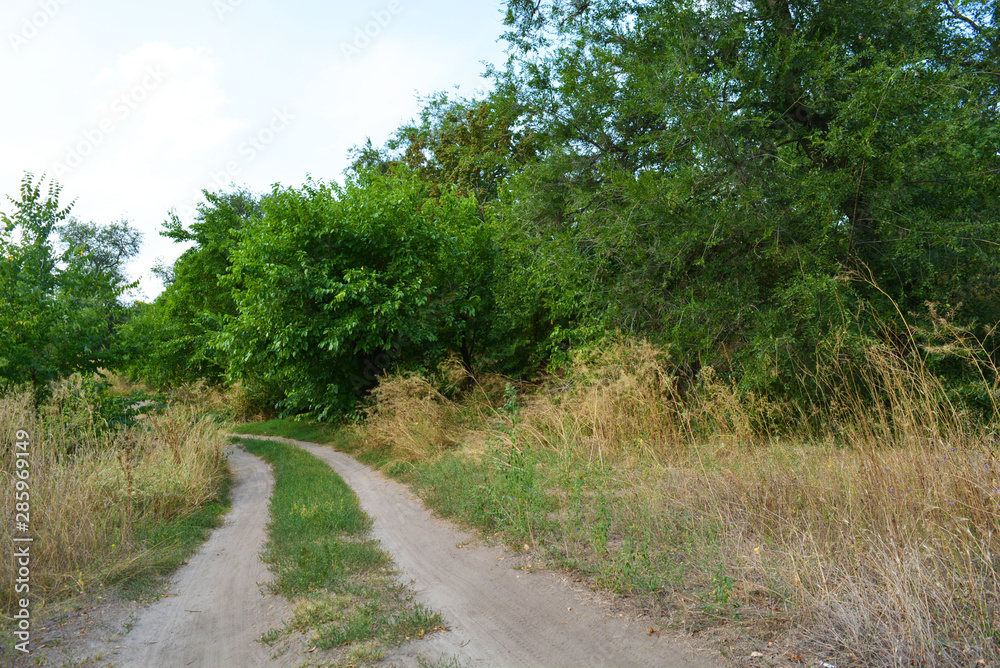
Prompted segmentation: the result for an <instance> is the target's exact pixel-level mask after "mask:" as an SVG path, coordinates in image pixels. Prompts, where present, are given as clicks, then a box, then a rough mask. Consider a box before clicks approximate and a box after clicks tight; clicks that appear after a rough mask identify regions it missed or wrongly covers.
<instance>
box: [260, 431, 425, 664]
mask: <svg viewBox="0 0 1000 668" xmlns="http://www.w3.org/2000/svg"><path fill="white" fill-rule="evenodd" d="M242 443H243V447H244V448H246V450H247V451H248V452H251V453H253V454H255V455H258V456H260V457H263V458H264V459H265V460H267V462H268V463H270V464H271V466H272V467H273V468H274V477H275V487H274V492H273V495H272V497H271V509H270V513H271V520H270V523H269V524H268V533H269V541H268V543H267V546H266V548H265V550H264V555H263V558H264V561H265V562H266V563H268V564H269V565H270V567H271V569H272V570H273V571H274V573H275V575H276V580H275V582H274V584H273V588H274V590H275V591H277V592H278V593H280V594H282V595H284V596H285V597H287V598H289V599H291V600H292V601H293V602H294V608H295V612H294V614H293V616H292V619H291V620H290V621H289V622H288V623H287V625H286V627H285V628H284V629H281V630H278V631H276V632H271V633H269V634H267V636H265V638H264V640H265V642H273V641H275V640H277V639H278V638H279V637H281V636H282V635H285V634H290V633H294V632H302V633H307V634H310V635H311V640H310V643H311V644H314V645H315V646H317V647H320V648H322V649H332V648H339V649H338V656H339V660H340V661H341V662H342V663H344V664H351V665H353V664H371V663H375V662H377V661H378V660H379V659H380V658H381V656H382V654H383V651H384V648H387V647H391V646H395V645H398V644H400V643H401V642H404V641H405V640H407V639H410V638H415V637H423V636H424V635H425V634H427V633H430V632H432V631H433V630H434V629H435V628H437V627H440V626H441V625H442V623H443V620H442V618H441V617H440V615H438V614H437V613H435V612H433V611H430V610H428V609H427V608H424V607H423V606H421V605H419V604H415V603H414V602H413V600H412V596H411V594H410V592H409V591H408V590H407V589H406V587H404V586H402V585H400V584H399V583H398V582H397V581H396V580H395V578H394V577H393V576H394V570H393V566H392V562H391V560H390V559H389V557H388V555H386V554H385V553H384V552H382V551H381V549H379V546H378V542H377V541H374V540H371V539H370V538H368V533H369V529H370V527H371V521H370V520H369V518H368V517H367V516H366V515H365V514H364V512H363V511H362V510H361V507H360V506H359V505H358V501H357V497H355V495H354V492H353V491H351V489H350V487H348V486H347V484H346V483H344V481H343V480H342V479H341V478H340V476H338V475H337V474H336V473H335V472H334V471H333V470H332V469H331V468H330V467H329V466H327V465H326V464H325V463H324V462H322V461H320V460H319V459H317V458H315V457H313V456H312V455H310V454H308V453H307V452H305V451H303V450H301V449H299V448H297V447H295V446H293V445H290V444H286V443H281V442H278V441H260V440H250V439H244V440H243V441H242Z"/></svg>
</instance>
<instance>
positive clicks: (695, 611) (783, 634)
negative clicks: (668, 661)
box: [337, 342, 1000, 666]
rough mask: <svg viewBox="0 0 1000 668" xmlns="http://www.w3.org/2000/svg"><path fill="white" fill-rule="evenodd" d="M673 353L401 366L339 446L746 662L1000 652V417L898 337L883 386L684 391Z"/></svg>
mask: <svg viewBox="0 0 1000 668" xmlns="http://www.w3.org/2000/svg"><path fill="white" fill-rule="evenodd" d="M664 357H665V354H664V353H663V352H662V351H658V350H656V349H654V348H652V347H651V346H648V345H645V344H642V343H640V342H625V343H622V344H620V345H618V346H612V347H609V348H607V349H605V350H600V351H591V352H589V353H586V352H585V353H583V354H582V355H581V357H580V358H578V359H577V361H576V362H575V363H574V365H573V367H572V368H570V369H569V370H568V371H567V372H566V374H565V375H562V376H560V377H559V378H554V379H550V380H547V381H542V382H541V383H540V384H537V385H534V386H527V385H521V386H518V385H517V384H516V383H513V382H510V381H507V380H505V379H502V378H493V377H481V378H479V379H478V380H479V383H478V385H476V386H475V388H474V389H473V391H471V392H468V393H466V394H464V395H460V396H446V395H445V394H444V393H443V392H445V391H447V389H442V388H447V387H448V386H449V383H441V382H440V381H439V380H436V379H426V378H422V377H419V376H413V375H399V376H389V377H385V378H383V379H382V380H381V382H380V385H379V387H378V388H376V390H375V393H374V399H373V403H372V404H371V407H370V408H369V409H368V412H367V416H366V419H365V421H364V423H363V424H360V425H348V426H346V427H344V429H343V433H342V434H340V435H339V436H338V437H337V438H338V439H339V440H338V441H337V447H338V448H340V449H343V450H345V451H348V452H351V453H352V454H354V455H355V456H358V457H359V459H363V460H367V461H369V462H375V463H376V464H378V465H379V466H380V467H381V468H382V469H383V470H384V471H386V472H387V473H389V474H390V475H393V476H394V477H397V478H399V479H401V480H403V481H404V482H408V483H410V484H411V485H412V486H413V488H414V490H415V491H417V492H418V493H419V494H420V495H421V497H422V498H423V499H424V500H425V501H426V502H427V503H428V504H429V505H431V506H432V507H433V508H435V509H436V510H437V511H438V512H439V513H441V514H443V515H445V516H449V517H454V518H456V519H458V520H460V521H463V522H467V523H470V524H473V525H474V526H476V527H477V528H479V529H480V530H481V531H483V532H484V533H486V534H489V535H494V536H497V537H498V538H500V539H502V540H504V541H505V542H506V543H507V544H509V545H512V546H516V547H517V548H518V549H523V547H524V546H527V547H528V548H529V549H531V550H532V551H534V552H535V553H536V554H538V555H545V556H547V557H548V560H549V562H550V563H551V564H553V565H557V566H560V567H564V568H568V569H570V570H573V571H574V572H576V573H577V574H579V575H580V576H581V577H585V578H588V579H590V580H591V581H593V582H594V583H595V585H597V586H600V587H604V588H606V589H609V590H611V591H614V592H617V593H618V594H620V595H622V596H625V597H628V598H629V599H630V600H631V601H632V602H634V603H635V604H636V605H638V606H640V607H641V608H642V609H643V611H644V612H645V613H646V614H647V615H649V616H652V617H653V618H655V619H657V620H658V621H657V624H658V625H659V626H661V627H665V628H676V629H681V630H685V631H688V632H697V633H699V634H703V635H706V636H708V637H711V638H714V639H715V641H716V642H717V643H719V644H720V645H722V646H723V647H724V648H725V647H726V646H729V647H733V648H734V649H733V652H732V654H731V655H732V656H733V658H736V659H739V660H742V661H744V662H747V663H748V665H750V664H753V665H760V664H759V662H757V661H756V659H754V660H753V661H751V660H750V659H748V658H747V657H749V656H751V654H760V655H762V656H760V657H758V658H760V659H761V660H762V661H764V665H767V664H768V663H770V664H771V665H795V664H798V663H799V662H801V661H805V662H806V663H807V665H808V664H809V663H811V664H812V665H817V664H818V663H819V662H826V663H829V664H831V665H837V666H841V665H886V666H951V665H982V666H988V665H1000V632H998V629H1000V461H998V460H1000V451H998V450H997V447H998V440H997V433H998V431H997V430H998V427H1000V423H998V420H997V418H998V416H997V415H993V416H992V417H991V418H989V419H987V420H985V421H984V420H982V419H975V418H973V417H972V416H970V415H967V414H965V413H963V412H962V410H960V409H959V408H957V407H956V406H955V405H954V404H952V403H951V401H950V398H949V396H948V394H947V392H945V391H944V388H942V387H941V385H940V384H939V383H938V382H937V381H936V380H935V379H934V378H933V377H932V376H931V375H929V374H928V373H926V370H925V369H923V368H922V367H920V366H919V364H917V363H913V362H911V361H908V360H904V359H900V358H899V357H897V356H894V355H893V354H892V352H891V351H888V350H881V349H873V350H872V351H871V359H870V364H869V366H868V367H867V368H866V369H864V370H863V372H864V373H865V374H866V378H865V379H863V380H864V382H865V383H866V385H865V388H863V389H864V392H868V393H870V394H869V395H868V396H871V395H873V394H874V395H876V396H880V397H882V400H881V401H880V402H879V403H877V404H874V405H873V404H872V403H871V401H870V400H868V399H867V398H866V397H865V396H860V395H852V394H850V393H847V392H843V391H842V390H838V389H837V386H836V384H835V383H830V384H829V385H828V386H827V387H828V388H829V389H828V391H829V393H830V394H829V396H828V397H827V399H828V400H829V401H828V404H827V405H825V406H819V405H817V406H788V405H780V404H778V403H776V402H774V401H771V400H768V399H767V398H762V397H754V396H747V395H745V394H741V393H740V392H739V391H738V389H737V388H734V387H731V386H729V385H726V384H725V383H723V382H719V381H717V380H714V379H713V378H712V376H711V375H710V374H705V377H704V378H702V380H701V382H700V384H699V385H698V386H697V387H694V388H689V389H688V390H687V391H686V392H685V393H684V394H681V393H680V392H679V390H678V389H677V385H676V384H675V379H673V378H672V377H671V376H670V375H669V372H668V371H667V370H666V369H667V367H666V366H665V365H664V362H663V359H664ZM819 380H822V379H819ZM454 385H455V383H454V382H452V383H450V386H452V387H453V386H454ZM835 392H839V393H837V394H835ZM775 423H781V424H784V425H787V426H786V427H785V428H784V429H782V430H777V429H772V428H771V427H769V425H771V424H775Z"/></svg>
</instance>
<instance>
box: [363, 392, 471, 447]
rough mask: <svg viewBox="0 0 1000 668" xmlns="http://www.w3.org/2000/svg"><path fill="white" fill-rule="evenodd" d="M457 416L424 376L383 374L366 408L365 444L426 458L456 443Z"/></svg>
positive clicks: (453, 407)
mask: <svg viewBox="0 0 1000 668" xmlns="http://www.w3.org/2000/svg"><path fill="white" fill-rule="evenodd" d="M456 417H457V408H456V406H455V404H454V403H452V402H451V401H450V400H449V399H448V398H447V397H445V396H444V395H443V394H442V393H441V392H439V391H438V390H437V389H435V388H434V386H433V385H431V384H430V383H429V382H427V381H426V380H425V379H423V378H421V377H419V376H415V375H411V374H402V375H394V376H386V377H385V378H383V379H382V380H381V382H379V384H378V387H376V388H375V390H374V392H373V402H372V405H371V406H370V407H369V408H368V409H366V411H365V422H366V428H365V430H364V441H365V446H366V447H368V448H370V449H373V450H380V451H383V452H391V453H392V456H393V458H394V459H398V460H403V461H419V460H421V459H426V458H428V457H431V456H432V455H434V454H436V453H438V452H440V451H441V450H444V449H447V448H451V447H454V446H455V445H457V444H458V442H459V440H458V439H459V437H460V435H461V432H460V431H459V430H458V429H457V428H456V425H455V422H456Z"/></svg>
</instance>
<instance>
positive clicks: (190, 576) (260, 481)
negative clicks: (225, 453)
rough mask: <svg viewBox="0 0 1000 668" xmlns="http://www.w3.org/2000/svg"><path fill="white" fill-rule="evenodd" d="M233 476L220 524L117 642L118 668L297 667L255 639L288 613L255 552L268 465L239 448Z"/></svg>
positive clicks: (261, 532) (261, 538)
mask: <svg viewBox="0 0 1000 668" xmlns="http://www.w3.org/2000/svg"><path fill="white" fill-rule="evenodd" d="M229 463H230V466H231V467H232V469H233V475H234V477H235V479H236V485H235V487H234V489H233V497H232V501H233V503H232V509H231V510H230V511H229V513H228V514H227V515H226V520H225V523H224V524H223V526H221V527H219V528H218V529H216V530H215V531H213V532H212V535H211V537H210V538H209V539H208V541H206V542H205V544H204V545H202V547H201V549H200V550H199V551H198V553H197V554H196V555H195V556H194V557H192V558H191V561H190V562H188V564H187V565H186V566H183V567H182V568H181V569H180V570H179V571H178V572H177V574H176V576H175V578H174V580H173V583H172V584H171V587H170V595H169V596H167V597H166V598H162V599H160V600H159V601H157V602H156V603H154V604H153V605H151V606H150V607H148V608H146V609H145V610H144V611H143V612H142V614H141V615H140V616H139V619H138V621H137V622H136V624H135V625H134V626H133V628H132V630H131V632H130V633H129V634H128V635H127V636H125V637H124V638H122V639H121V640H120V641H119V642H120V646H121V648H120V649H119V650H117V652H116V654H117V657H116V658H114V659H113V661H114V665H116V666H128V667H133V666H134V667H135V668H150V667H151V666H157V667H160V666H163V667H166V666H261V665H265V664H266V665H275V666H277V665H295V662H294V661H293V660H292V658H291V657H288V656H286V657H284V658H282V659H279V660H272V659H271V654H272V650H270V649H269V648H268V647H266V646H265V645H262V644H261V643H259V642H257V639H258V638H260V636H261V634H263V633H264V632H265V631H267V630H268V629H270V628H273V627H276V626H278V625H279V624H280V622H281V619H282V617H284V615H285V614H286V613H287V611H288V604H287V602H286V601H285V600H284V599H283V598H281V597H280V596H274V595H265V594H264V593H263V592H262V591H261V584H263V583H266V582H267V581H268V580H270V573H269V572H268V570H267V567H266V566H265V565H264V564H262V563H261V562H260V559H259V558H258V552H259V551H260V549H261V548H262V547H263V546H264V542H265V540H266V538H267V534H266V531H265V528H266V525H267V518H268V513H267V507H268V501H269V499H270V497H271V489H272V488H273V486H274V477H273V476H272V474H271V467H270V466H268V465H267V463H265V462H264V461H263V460H262V459H260V458H258V457H254V456H253V455H250V454H248V453H246V452H244V451H242V450H235V451H233V452H232V454H230V457H229Z"/></svg>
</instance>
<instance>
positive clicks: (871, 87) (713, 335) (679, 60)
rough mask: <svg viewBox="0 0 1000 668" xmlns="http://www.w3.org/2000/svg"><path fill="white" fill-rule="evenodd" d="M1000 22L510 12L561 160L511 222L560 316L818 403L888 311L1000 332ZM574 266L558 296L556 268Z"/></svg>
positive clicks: (767, 3)
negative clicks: (945, 308) (825, 360)
mask: <svg viewBox="0 0 1000 668" xmlns="http://www.w3.org/2000/svg"><path fill="white" fill-rule="evenodd" d="M995 15H996V3H995V2H993V3H983V2H962V3H957V2H956V3H949V2H945V3H942V2H936V1H930V0H903V1H899V0H892V1H889V0H851V1H848V2H837V3H830V2H818V1H816V0H753V1H749V0H745V1H744V0H710V1H708V2H703V1H700V0H698V1H694V0H692V1H687V2H685V1H680V2H676V1H669V2H668V1H666V0H663V1H653V2H621V1H619V0H603V1H601V0H594V1H591V2H586V3H578V2H560V1H558V0H555V1H553V2H550V3H545V2H520V1H519V0H518V1H514V2H510V3H508V25H510V27H511V31H510V33H509V39H510V40H511V41H512V43H513V44H514V45H515V47H516V48H515V49H514V50H513V51H512V58H511V62H510V63H509V64H508V67H507V69H506V71H505V72H503V74H502V79H503V81H504V83H505V85H507V86H509V87H511V88H514V89H516V90H518V91H519V95H520V98H521V100H522V101H523V103H524V105H525V107H526V109H527V110H528V113H526V114H525V116H524V118H523V123H524V125H525V127H527V128H528V129H530V130H531V131H532V132H534V133H535V134H536V135H537V136H538V137H539V138H540V139H539V141H540V143H541V145H542V146H543V151H542V154H541V157H540V159H539V160H538V161H537V162H535V163H534V164H532V165H530V166H529V167H527V168H525V169H524V170H522V171H521V172H519V173H518V174H517V175H516V176H515V177H514V178H513V179H512V181H511V184H510V196H509V198H508V199H507V202H508V206H507V209H506V212H505V216H506V218H507V220H508V221H509V222H510V224H512V225H519V226H521V227H522V228H523V230H524V234H523V238H524V239H525V243H526V244H528V245H529V247H531V248H533V249H534V252H533V253H531V255H532V256H533V257H534V258H536V262H535V263H534V265H533V268H532V269H531V270H530V274H531V282H532V283H533V284H534V285H535V286H537V289H539V290H545V291H547V292H548V293H549V295H548V297H547V303H548V304H550V305H551V308H552V309H553V312H554V315H555V316H556V317H564V318H566V319H568V320H572V321H575V322H580V323H600V324H601V325H602V326H604V327H613V328H618V329H623V330H626V331H632V332H637V333H642V334H644V335H651V336H654V337H657V338H659V339H660V340H661V341H663V342H665V343H668V344H672V346H673V348H674V352H675V354H676V355H677V357H678V359H679V361H680V362H681V363H682V365H684V366H687V367H689V368H692V369H696V368H697V366H698V364H700V363H702V361H706V360H707V361H710V362H712V363H715V364H719V365H721V366H728V365H731V364H735V365H736V367H737V368H739V369H740V370H741V372H742V373H743V374H744V377H745V378H747V379H748V381H749V382H751V383H755V384H757V385H758V386H760V385H764V386H766V387H768V388H769V389H771V390H775V391H780V390H782V389H783V388H785V389H789V388H795V387H797V386H799V382H800V378H801V376H802V374H801V371H802V370H803V369H805V368H808V367H809V365H810V364H812V360H813V359H814V355H815V352H816V351H817V348H818V347H819V346H822V345H824V342H826V341H829V340H831V339H832V338H834V337H831V334H832V333H833V332H834V331H836V330H838V329H843V328H845V327H846V328H847V329H848V330H850V331H851V332H853V333H854V334H855V335H859V336H875V335H877V334H879V331H877V330H876V328H875V327H873V326H872V325H871V322H870V314H871V313H877V314H878V318H879V319H880V320H882V321H883V322H889V323H895V324H894V325H893V326H892V327H891V328H890V329H892V328H895V329H896V331H897V332H898V335H897V336H896V337H895V338H896V342H897V343H900V342H902V341H904V340H906V339H907V338H908V337H906V336H905V331H906V330H905V325H904V324H903V323H902V322H900V321H899V320H898V318H897V317H896V311H895V309H894V307H892V306H891V305H890V304H889V302H888V301H887V300H885V298H884V297H883V293H882V292H879V291H878V290H874V289H871V288H870V287H868V286H867V285H866V284H864V283H858V282H852V281H850V280H844V279H845V277H849V276H851V275H853V274H855V273H859V272H863V273H865V275H870V276H871V277H872V278H873V279H874V282H875V283H876V284H877V285H878V286H880V288H881V289H882V290H883V291H884V294H885V295H889V296H891V297H892V299H893V300H894V301H895V302H896V303H898V304H900V305H901V307H902V309H903V312H904V313H905V312H907V311H918V310H922V309H923V308H924V303H925V302H927V301H942V302H949V303H952V304H956V303H959V302H961V303H962V304H963V311H962V313H963V314H964V315H963V317H964V318H965V321H966V322H967V323H972V324H976V323H979V324H983V323H991V322H996V321H997V320H1000V310H998V307H997V305H998V304H1000V299H998V297H1000V293H998V289H1000V283H998V280H997V276H998V275H1000V274H998V271H997V270H998V268H1000V267H998V264H1000V262H998V259H1000V258H998V253H997V246H996V245H995V243H993V242H992V241H991V240H993V239H996V238H998V234H997V233H998V232H1000V229H998V226H1000V215H998V214H1000V206H998V199H997V195H996V193H997V192H998V189H997V185H998V183H997V179H998V174H1000V164H998V162H1000V160H998V154H997V151H996V146H997V145H998V141H997V140H998V139H1000V136H998V127H1000V126H998V124H997V118H996V115H997V110H998V104H997V103H998V100H997V82H998V68H997V65H996V63H997V60H996V55H997V27H996V23H995ZM553 266H558V267H565V268H566V270H565V271H563V272H562V273H561V274H560V277H557V278H556V279H555V280H553V279H552V278H551V276H552V267H553Z"/></svg>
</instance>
